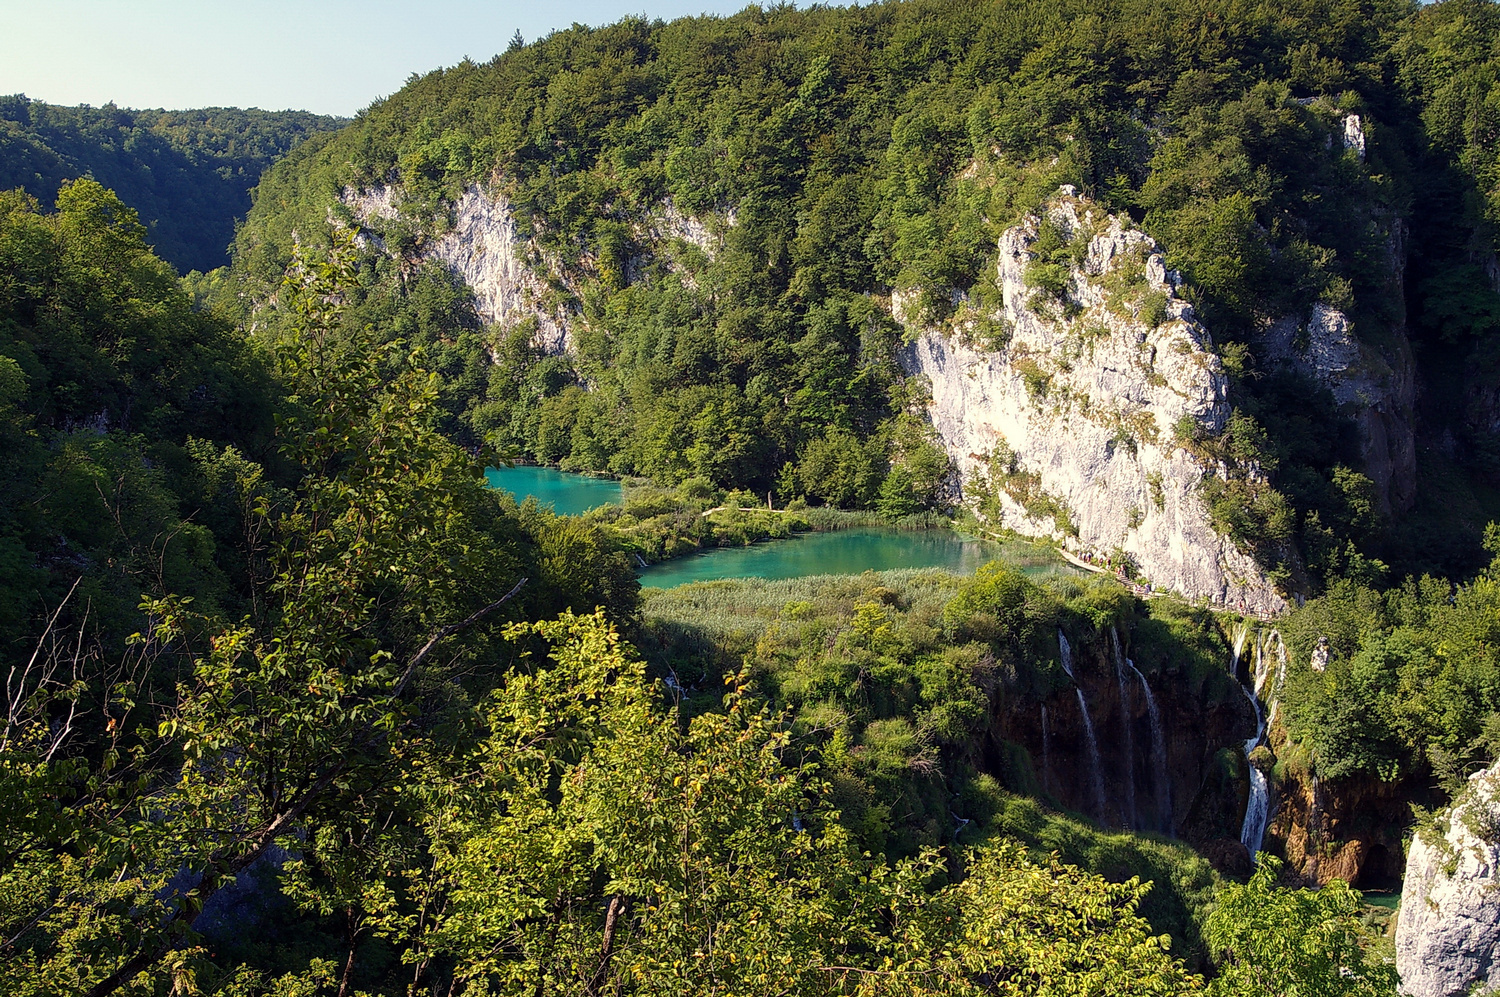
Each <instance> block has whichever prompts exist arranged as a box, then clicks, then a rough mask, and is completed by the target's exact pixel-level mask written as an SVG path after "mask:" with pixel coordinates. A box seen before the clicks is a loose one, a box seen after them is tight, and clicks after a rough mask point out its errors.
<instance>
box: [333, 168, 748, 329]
mask: <svg viewBox="0 0 1500 997" xmlns="http://www.w3.org/2000/svg"><path fill="white" fill-rule="evenodd" d="M340 200H341V202H342V203H343V204H344V206H345V207H347V208H348V209H349V211H350V213H351V214H352V215H353V217H354V222H355V224H356V225H358V226H359V238H360V240H361V243H362V244H363V245H366V246H370V247H373V248H375V249H376V250H377V251H381V252H388V250H387V248H386V242H385V240H384V239H383V238H382V235H381V232H382V230H383V229H384V228H385V226H387V225H389V224H391V223H393V222H397V221H398V220H400V219H401V217H402V212H401V200H402V199H401V191H400V189H399V187H393V186H377V187H372V188H369V189H366V190H354V189H352V188H346V189H345V190H344V191H343V192H342V194H341V196H340ZM733 224H734V215H733V212H729V213H728V214H727V215H726V217H725V218H724V220H723V222H722V224H719V223H718V222H717V221H716V220H704V219H701V218H697V217H694V216H692V215H687V214H684V213H683V212H681V211H679V210H678V209H677V208H676V207H675V206H674V205H673V204H672V203H671V202H670V201H667V202H666V203H664V204H662V205H661V206H660V208H659V210H657V211H656V212H654V213H653V215H652V216H651V217H650V218H648V219H647V220H646V221H645V222H643V223H641V224H639V225H637V226H636V229H637V231H636V236H637V238H638V240H639V242H640V243H641V244H642V245H644V246H646V247H652V248H654V247H658V246H660V245H662V244H664V243H668V242H671V241H679V242H682V243H685V244H687V245H690V246H693V247H695V248H696V249H697V250H698V251H700V252H702V253H704V254H706V255H708V256H712V255H713V254H714V253H715V252H716V251H717V250H718V247H719V246H720V245H721V244H722V239H723V231H724V229H726V228H728V227H730V226H732V225H733ZM420 259H426V260H436V261H438V262H440V263H442V264H443V265H444V266H446V267H447V268H448V269H449V270H450V271H451V272H452V273H453V274H455V275H456V276H458V277H461V278H462V279H463V281H464V283H466V284H467V285H468V286H469V288H470V289H471V290H472V291H473V293H474V310H475V312H476V313H477V314H478V315H479V317H480V318H481V319H482V320H483V321H484V322H485V323H486V324H489V325H498V326H500V327H502V328H513V327H515V326H517V325H520V324H521V323H524V322H528V321H529V322H533V323H534V326H535V333H534V336H533V342H534V343H535V344H536V345H537V346H538V347H540V348H541V349H542V350H544V351H545V352H547V353H549V354H552V355H558V354H562V353H566V352H568V351H570V350H571V348H572V342H573V336H574V334H575V332H576V330H577V327H578V324H579V323H580V322H582V321H583V317H582V315H581V314H579V312H578V310H577V309H576V307H575V306H574V304H573V301H574V298H575V296H574V294H573V289H572V288H571V287H570V286H569V281H568V279H567V276H566V275H565V274H563V273H561V272H560V268H559V267H557V266H556V265H555V263H554V262H553V261H550V260H548V259H547V257H546V254H545V253H543V252H542V250H541V249H540V247H539V245H538V244H537V242H536V241H535V240H534V239H523V238H522V237H521V234H520V232H519V230H518V228H517V225H516V217H515V213H514V211H512V209H511V205H510V201H509V199H508V198H506V196H505V194H504V193H503V192H501V191H500V190H498V189H489V188H485V187H480V186H477V185H476V186H472V187H469V188H468V189H467V190H465V191H464V193H463V196H462V197H460V198H459V200H458V203H457V204H455V205H453V206H452V225H451V227H449V228H448V230H447V231H445V232H443V233H442V234H441V235H439V236H437V237H436V238H434V239H429V240H427V241H426V242H425V243H424V244H423V245H422V248H421V250H420ZM643 263H644V254H640V255H637V256H636V257H633V258H632V260H631V261H630V262H629V263H628V264H627V267H626V269H627V275H628V276H629V277H630V278H631V279H634V277H635V275H636V274H637V273H638V272H639V270H640V268H641V266H642V265H643Z"/></svg>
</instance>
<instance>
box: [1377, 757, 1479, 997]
mask: <svg viewBox="0 0 1500 997" xmlns="http://www.w3.org/2000/svg"><path fill="white" fill-rule="evenodd" d="M1497 963H1500V763H1497V764H1496V765H1494V766H1492V767H1491V768H1489V769H1486V770H1484V771H1482V772H1477V773H1475V774H1474V775H1473V776H1472V777H1471V778H1470V780H1469V785H1468V787H1467V788H1466V790H1465V792H1464V793H1463V794H1462V795H1461V796H1460V797H1459V799H1458V801H1457V802H1456V803H1455V805H1454V806H1453V808H1452V809H1451V810H1449V811H1448V813H1446V814H1444V815H1442V817H1441V818H1440V819H1439V821H1438V827H1437V833H1432V832H1429V833H1426V834H1424V833H1418V834H1417V835H1415V836H1414V837H1413V839H1412V843H1411V848H1410V849H1409V850H1408V852H1407V855H1406V879H1405V882H1404V883H1403V885H1402V893H1401V912H1400V914H1399V915H1398V916H1397V920H1396V970H1397V972H1398V973H1400V975H1401V992H1402V993H1403V994H1406V995H1407V997H1463V995H1467V994H1487V993H1493V992H1495V990H1496V989H1500V965H1497Z"/></svg>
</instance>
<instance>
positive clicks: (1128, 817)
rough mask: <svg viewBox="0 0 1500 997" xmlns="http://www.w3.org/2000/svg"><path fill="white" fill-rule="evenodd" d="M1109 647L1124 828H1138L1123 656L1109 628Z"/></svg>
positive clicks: (1116, 635)
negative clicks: (1120, 744)
mask: <svg viewBox="0 0 1500 997" xmlns="http://www.w3.org/2000/svg"><path fill="white" fill-rule="evenodd" d="M1109 642H1110V647H1111V648H1112V649H1113V650H1114V652H1115V685H1116V687H1117V688H1118V689H1119V691H1120V726H1121V727H1122V728H1123V729H1124V731H1125V813H1124V815H1123V816H1124V818H1125V821H1126V824H1125V826H1126V827H1131V828H1135V827H1140V824H1141V819H1140V814H1139V813H1138V812H1137V811H1136V808H1135V734H1134V733H1133V732H1132V730H1131V727H1133V726H1134V725H1133V724H1132V723H1131V719H1132V718H1131V709H1130V694H1129V691H1128V690H1127V689H1126V687H1125V656H1124V655H1122V654H1121V653H1120V632H1119V631H1118V630H1116V629H1115V628H1114V627H1110V628H1109Z"/></svg>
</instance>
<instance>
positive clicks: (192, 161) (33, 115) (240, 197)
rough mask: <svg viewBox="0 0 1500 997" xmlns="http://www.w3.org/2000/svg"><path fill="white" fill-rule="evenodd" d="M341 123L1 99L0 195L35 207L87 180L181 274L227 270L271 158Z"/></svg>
mask: <svg viewBox="0 0 1500 997" xmlns="http://www.w3.org/2000/svg"><path fill="white" fill-rule="evenodd" d="M341 124H343V121H342V120H341V119H338V118H330V117H326V116H324V115H319V114H309V113H307V112H305V111H261V110H257V109H254V108H251V109H249V110H241V109H240V108H234V107H211V108H202V109H198V110H191V111H160V110H155V111H153V110H131V109H128V108H120V107H116V106H115V105H114V104H107V105H105V106H104V107H89V106H87V105H84V106H81V107H60V106H58V105H55V104H46V103H43V102H42V101H39V100H30V99H28V98H27V97H26V96H25V95H24V94H13V95H10V96H6V97H0V190H10V189H12V188H21V189H23V190H25V191H26V192H27V193H29V194H30V195H31V196H33V197H35V198H37V199H38V200H39V201H41V202H42V203H44V204H50V203H52V200H53V198H55V197H56V196H57V192H58V190H59V189H60V188H61V186H62V184H63V183H64V182H66V181H68V180H75V179H77V178H78V177H83V176H88V177H92V178H93V179H95V180H97V181H99V182H100V183H102V184H103V185H104V186H106V187H108V188H110V189H111V190H113V191H114V192H115V193H116V194H118V195H119V196H120V198H121V199H122V200H124V202H125V203H126V204H128V205H130V206H131V207H132V208H134V209H135V210H136V212H137V213H138V214H139V215H140V216H141V219H142V221H143V222H144V223H145V225H146V231H147V241H148V242H149V243H150V244H151V245H152V246H153V247H155V249H156V252H157V253H158V255H160V256H161V257H162V258H163V259H165V260H167V262H169V263H171V264H172V265H173V266H175V267H176V268H177V269H178V270H179V271H180V272H182V273H186V272H188V271H189V270H201V271H204V272H207V271H209V270H212V269H214V268H215V267H221V266H223V265H224V264H225V263H227V262H228V256H227V253H228V248H229V244H230V243H231V242H233V241H234V225H235V221H236V220H237V219H241V218H244V216H245V213H246V212H247V211H249V210H250V190H251V188H253V187H254V186H255V185H256V183H257V182H259V180H260V175H261V172H262V171H263V170H265V168H266V167H267V166H269V165H270V164H271V163H272V162H273V161H274V160H275V159H276V158H277V157H278V156H281V155H283V154H284V153H286V152H287V150H289V149H291V148H292V147H293V146H295V145H296V144H297V143H299V142H301V141H302V140H303V139H305V138H308V137H309V136H312V135H316V134H318V133H319V132H325V131H329V130H332V129H334V128H337V127H339V126H340V125H341Z"/></svg>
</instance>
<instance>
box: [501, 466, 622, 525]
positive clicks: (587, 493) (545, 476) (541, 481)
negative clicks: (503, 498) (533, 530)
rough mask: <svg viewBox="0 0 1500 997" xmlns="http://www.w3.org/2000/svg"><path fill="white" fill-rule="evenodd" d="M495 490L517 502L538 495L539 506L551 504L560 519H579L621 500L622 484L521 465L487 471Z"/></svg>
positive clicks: (546, 468)
mask: <svg viewBox="0 0 1500 997" xmlns="http://www.w3.org/2000/svg"><path fill="white" fill-rule="evenodd" d="M484 476H485V478H486V479H487V480H488V481H489V483H490V487H491V488H498V489H500V490H501V491H507V492H510V493H511V494H512V495H514V496H515V497H516V501H517V502H524V501H526V496H528V495H531V496H535V498H536V500H537V504H539V505H550V506H551V507H552V511H553V512H555V513H557V514H558V515H559V516H576V515H578V514H579V513H584V512H588V511H589V510H590V509H593V508H596V507H598V506H601V505H608V504H609V503H611V502H619V501H620V495H621V490H620V483H619V482H618V481H611V480H609V479H608V478H591V477H589V476H588V475H586V474H569V473H567V472H566V471H556V470H553V469H552V468H550V467H536V466H533V465H530V464H517V465H516V466H515V467H491V468H486V469H485V472H484Z"/></svg>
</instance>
